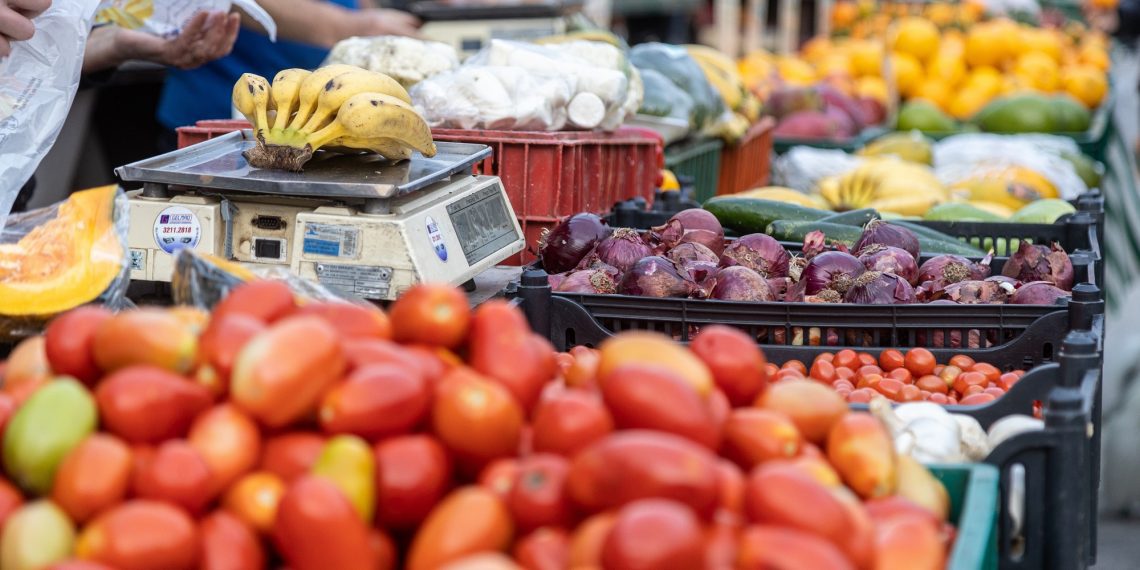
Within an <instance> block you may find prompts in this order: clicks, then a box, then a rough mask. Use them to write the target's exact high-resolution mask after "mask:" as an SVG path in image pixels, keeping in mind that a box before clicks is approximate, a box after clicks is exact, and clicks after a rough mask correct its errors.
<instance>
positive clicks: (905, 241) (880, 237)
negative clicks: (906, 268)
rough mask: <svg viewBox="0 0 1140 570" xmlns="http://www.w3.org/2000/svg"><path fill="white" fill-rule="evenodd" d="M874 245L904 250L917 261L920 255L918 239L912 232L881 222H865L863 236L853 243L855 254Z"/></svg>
mask: <svg viewBox="0 0 1140 570" xmlns="http://www.w3.org/2000/svg"><path fill="white" fill-rule="evenodd" d="M876 243H877V244H880V245H889V246H893V247H897V248H899V249H903V250H906V252H907V253H909V254H910V256H911V257H913V258H915V259H918V256H919V254H920V253H921V251H920V250H919V247H918V238H917V237H915V236H914V233H913V232H911V231H910V230H908V229H906V228H904V227H902V226H896V225H894V224H891V223H888V222H884V221H882V220H871V221H870V222H867V225H866V226H864V228H863V234H862V235H860V236H859V241H856V242H855V248H854V249H855V253H860V252H862V251H863V248H865V247H867V246H869V245H871V244H876Z"/></svg>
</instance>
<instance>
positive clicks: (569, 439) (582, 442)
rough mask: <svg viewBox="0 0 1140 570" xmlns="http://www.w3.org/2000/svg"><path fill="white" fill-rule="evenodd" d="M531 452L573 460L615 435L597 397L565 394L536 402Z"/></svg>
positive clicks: (608, 414)
mask: <svg viewBox="0 0 1140 570" xmlns="http://www.w3.org/2000/svg"><path fill="white" fill-rule="evenodd" d="M531 425H532V426H533V427H534V450H535V451H537V452H548V453H557V454H558V455H561V456H563V457H573V456H574V454H575V453H577V452H579V451H581V450H582V449H583V448H584V447H586V446H588V445H590V444H591V443H594V442H595V441H598V440H599V439H601V438H603V437H605V436H606V435H607V434H609V433H610V432H612V431H614V420H613V417H611V416H610V412H609V410H607V409H606V407H605V406H604V405H603V404H602V400H601V398H599V397H598V396H597V394H593V393H590V392H586V391H584V390H566V391H565V392H562V393H561V394H557V395H555V396H552V397H550V398H548V399H545V400H543V401H541V402H539V404H538V407H537V408H536V409H535V412H534V422H533V423H532V424H531Z"/></svg>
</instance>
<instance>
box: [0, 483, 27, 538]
mask: <svg viewBox="0 0 1140 570" xmlns="http://www.w3.org/2000/svg"><path fill="white" fill-rule="evenodd" d="M23 504H24V496H23V495H21V494H20V490H19V489H17V488H16V486H15V485H13V484H11V483H9V482H8V480H7V479H4V478H2V477H0V529H3V528H4V523H5V522H6V521H7V520H8V517H9V516H11V515H12V513H14V512H16V509H19V508H20V507H21V506H23Z"/></svg>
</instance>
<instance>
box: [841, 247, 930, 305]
mask: <svg viewBox="0 0 1140 570" xmlns="http://www.w3.org/2000/svg"><path fill="white" fill-rule="evenodd" d="M903 253H906V252H903ZM843 300H844V301H846V302H848V303H856V304H862V305H904V304H910V303H913V302H915V297H914V287H911V285H910V283H908V282H907V280H906V279H903V278H902V277H899V276H898V275H895V274H894V273H883V272H882V271H868V272H866V273H864V274H862V275H860V276H859V277H856V278H855V282H854V283H852V284H851V288H850V289H848V290H847V294H846V295H844V296H843Z"/></svg>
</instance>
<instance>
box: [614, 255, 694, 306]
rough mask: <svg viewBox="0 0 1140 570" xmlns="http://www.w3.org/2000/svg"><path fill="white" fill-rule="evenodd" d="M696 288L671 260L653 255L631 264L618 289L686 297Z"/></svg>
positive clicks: (648, 295)
mask: <svg viewBox="0 0 1140 570" xmlns="http://www.w3.org/2000/svg"><path fill="white" fill-rule="evenodd" d="M696 288H697V287H696V284H695V283H693V281H692V280H691V279H689V277H688V276H687V275H682V274H681V272H679V271H677V266H676V265H674V263H673V262H672V261H670V260H668V259H666V258H664V257H660V256H656V255H653V256H649V257H643V258H641V259H639V260H638V261H637V262H636V263H634V264H633V267H632V268H631V269H630V270H629V271H628V272H627V273H626V274H625V277H624V278H622V280H621V287H620V291H621V292H622V293H624V294H626V295H639V296H642V297H688V296H689V295H690V294H692V293H693V292H694V291H695V290H696Z"/></svg>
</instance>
